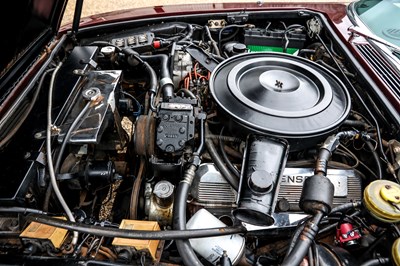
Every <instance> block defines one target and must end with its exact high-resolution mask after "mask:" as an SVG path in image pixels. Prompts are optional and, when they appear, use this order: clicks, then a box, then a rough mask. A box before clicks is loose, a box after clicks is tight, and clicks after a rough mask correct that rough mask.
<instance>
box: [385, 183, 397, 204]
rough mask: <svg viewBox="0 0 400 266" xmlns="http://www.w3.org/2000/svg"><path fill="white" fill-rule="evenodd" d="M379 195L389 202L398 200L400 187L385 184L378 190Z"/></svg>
mask: <svg viewBox="0 0 400 266" xmlns="http://www.w3.org/2000/svg"><path fill="white" fill-rule="evenodd" d="M380 194H381V197H382V198H383V199H384V200H386V201H389V202H394V203H399V202H400V188H399V187H394V186H391V185H385V186H384V187H382V188H381V190H380Z"/></svg>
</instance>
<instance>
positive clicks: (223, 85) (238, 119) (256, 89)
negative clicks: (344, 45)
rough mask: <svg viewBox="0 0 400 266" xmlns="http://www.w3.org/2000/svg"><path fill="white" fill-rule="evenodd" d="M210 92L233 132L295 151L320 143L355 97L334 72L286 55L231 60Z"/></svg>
mask: <svg viewBox="0 0 400 266" xmlns="http://www.w3.org/2000/svg"><path fill="white" fill-rule="evenodd" d="M210 89H211V93H212V95H213V97H214V99H215V101H216V102H217V104H218V107H219V108H220V110H222V112H223V114H224V115H226V116H227V118H228V119H227V120H228V121H229V128H231V129H232V128H234V129H235V130H231V131H232V132H238V131H239V132H241V133H242V135H247V134H248V133H259V134H263V135H270V136H275V137H282V138H285V139H287V140H288V141H289V143H290V145H291V149H292V150H294V149H301V148H305V147H307V146H312V145H315V144H317V143H318V142H319V141H320V140H321V139H322V138H323V137H325V136H326V135H328V134H329V133H331V132H332V131H334V130H335V129H337V127H338V126H339V125H340V124H341V123H342V122H343V121H344V120H345V119H346V117H347V115H348V114H349V111H350V95H349V93H348V91H347V89H346V87H345V86H344V85H343V83H342V82H341V81H340V80H339V79H338V78H337V77H336V76H335V75H334V74H333V73H331V72H330V71H328V70H327V69H325V68H323V67H321V66H320V65H318V64H316V63H314V62H312V61H310V60H307V59H304V58H301V57H298V56H292V55H288V54H283V53H272V52H269V53H247V54H241V55H238V56H234V57H231V58H229V59H227V60H225V61H223V62H222V63H220V64H219V65H218V66H217V67H216V69H215V70H214V71H213V73H212V75H211V79H210ZM238 126H239V128H238ZM237 129H242V130H237Z"/></svg>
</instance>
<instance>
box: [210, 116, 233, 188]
mask: <svg viewBox="0 0 400 266" xmlns="http://www.w3.org/2000/svg"><path fill="white" fill-rule="evenodd" d="M205 130H206V146H207V150H208V153H209V154H210V156H211V158H212V160H213V162H214V163H215V166H216V167H217V168H218V170H219V171H220V172H221V174H222V176H223V177H224V178H225V179H226V181H228V183H229V184H230V185H231V186H232V188H233V189H235V190H236V191H238V189H239V181H238V180H237V179H236V176H235V175H233V174H232V173H231V172H230V171H229V169H228V167H227V166H226V165H225V164H224V161H223V159H222V158H221V157H220V156H219V154H218V152H217V149H216V147H215V145H214V142H213V140H212V139H211V138H208V137H207V136H209V135H211V133H210V130H209V129H208V125H207V124H206V128H205Z"/></svg>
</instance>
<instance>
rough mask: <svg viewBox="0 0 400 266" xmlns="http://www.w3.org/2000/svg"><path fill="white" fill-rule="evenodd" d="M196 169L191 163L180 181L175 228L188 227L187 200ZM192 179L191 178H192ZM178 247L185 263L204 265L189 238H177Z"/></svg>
mask: <svg viewBox="0 0 400 266" xmlns="http://www.w3.org/2000/svg"><path fill="white" fill-rule="evenodd" d="M195 171H196V166H195V165H190V166H189V168H188V169H187V170H186V173H185V177H184V179H183V180H182V181H181V182H180V183H179V186H178V189H177V192H176V198H175V205H174V216H173V217H174V219H173V223H174V229H175V230H185V229H186V200H187V196H188V194H189V189H190V186H191V183H192V181H193V178H194V174H195ZM190 179H191V180H190ZM176 247H177V248H178V252H179V254H180V255H181V257H182V260H183V263H184V264H185V265H186V266H201V265H203V264H202V263H201V262H200V260H199V259H198V258H197V255H196V253H195V252H194V251H193V248H192V246H191V245H190V242H189V240H177V241H176Z"/></svg>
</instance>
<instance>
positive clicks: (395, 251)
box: [392, 238, 400, 266]
mask: <svg viewBox="0 0 400 266" xmlns="http://www.w3.org/2000/svg"><path fill="white" fill-rule="evenodd" d="M392 258H393V262H394V264H395V265H396V266H400V238H397V239H396V241H394V243H393V245H392Z"/></svg>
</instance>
